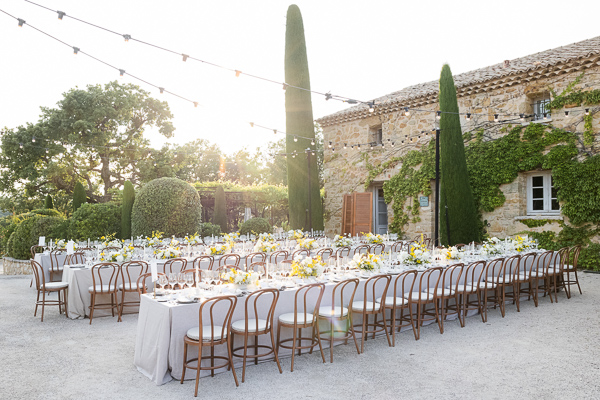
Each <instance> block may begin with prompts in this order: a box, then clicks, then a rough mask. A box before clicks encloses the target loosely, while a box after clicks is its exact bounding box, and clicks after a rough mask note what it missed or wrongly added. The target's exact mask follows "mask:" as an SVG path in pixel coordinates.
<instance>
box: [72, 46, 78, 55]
mask: <svg viewBox="0 0 600 400" xmlns="http://www.w3.org/2000/svg"><path fill="white" fill-rule="evenodd" d="M77 53H79V47H75V46H73V54H77Z"/></svg>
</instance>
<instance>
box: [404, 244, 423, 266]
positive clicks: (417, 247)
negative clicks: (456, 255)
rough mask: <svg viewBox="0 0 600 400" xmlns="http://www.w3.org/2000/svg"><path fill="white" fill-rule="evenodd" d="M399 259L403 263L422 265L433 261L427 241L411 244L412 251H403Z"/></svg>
mask: <svg viewBox="0 0 600 400" xmlns="http://www.w3.org/2000/svg"><path fill="white" fill-rule="evenodd" d="M398 261H399V262H400V263H401V264H411V265H422V264H426V263H429V262H431V257H430V254H429V250H427V246H426V245H425V243H423V242H417V243H412V244H411V245H410V251H401V252H400V254H398Z"/></svg>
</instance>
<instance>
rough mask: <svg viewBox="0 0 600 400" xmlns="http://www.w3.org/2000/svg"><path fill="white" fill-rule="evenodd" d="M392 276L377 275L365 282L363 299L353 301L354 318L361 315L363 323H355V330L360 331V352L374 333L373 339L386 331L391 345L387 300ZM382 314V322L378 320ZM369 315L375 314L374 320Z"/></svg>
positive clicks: (362, 351)
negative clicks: (386, 308) (378, 296)
mask: <svg viewBox="0 0 600 400" xmlns="http://www.w3.org/2000/svg"><path fill="white" fill-rule="evenodd" d="M391 280H392V276H391V275H389V274H386V275H376V276H373V277H371V278H369V279H367V281H366V282H365V286H364V293H363V299H362V300H360V301H354V302H352V314H353V315H352V318H353V319H355V317H356V316H358V315H360V316H361V317H362V318H361V319H362V323H361V324H354V327H353V328H354V332H355V333H360V352H361V353H364V351H365V340H366V338H367V336H368V335H369V334H370V333H372V334H373V339H375V334H376V333H379V332H385V336H386V337H387V341H388V345H389V346H390V347H391V346H392V342H391V340H390V333H389V332H388V326H387V321H386V319H385V300H386V295H387V290H388V287H389V286H390V281H391ZM377 292H380V293H381V297H380V298H379V301H377ZM380 315H381V322H377V317H379V316H380ZM369 316H373V322H371V323H370V322H369Z"/></svg>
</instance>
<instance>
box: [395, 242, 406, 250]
mask: <svg viewBox="0 0 600 400" xmlns="http://www.w3.org/2000/svg"><path fill="white" fill-rule="evenodd" d="M405 247H406V245H405V244H404V242H402V241H398V242H394V243H393V244H392V251H393V252H394V253H398V252H401V251H402V249H403V248H405Z"/></svg>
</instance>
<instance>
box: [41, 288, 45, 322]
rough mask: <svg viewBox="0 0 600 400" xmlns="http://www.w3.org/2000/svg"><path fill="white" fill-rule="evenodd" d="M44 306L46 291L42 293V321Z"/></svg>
mask: <svg viewBox="0 0 600 400" xmlns="http://www.w3.org/2000/svg"><path fill="white" fill-rule="evenodd" d="M45 306H46V292H44V293H42V320H41V321H40V322H44V307H45Z"/></svg>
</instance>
